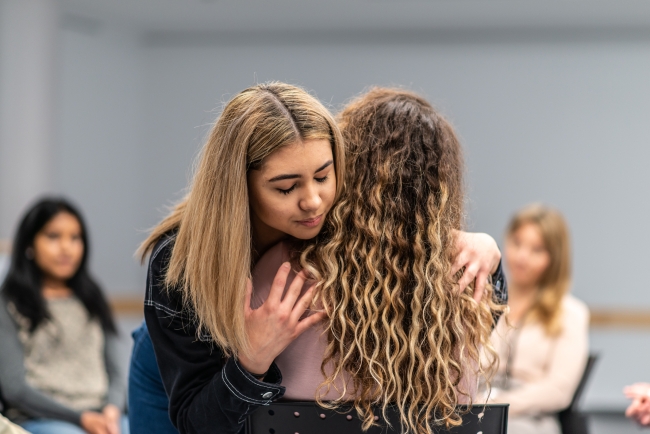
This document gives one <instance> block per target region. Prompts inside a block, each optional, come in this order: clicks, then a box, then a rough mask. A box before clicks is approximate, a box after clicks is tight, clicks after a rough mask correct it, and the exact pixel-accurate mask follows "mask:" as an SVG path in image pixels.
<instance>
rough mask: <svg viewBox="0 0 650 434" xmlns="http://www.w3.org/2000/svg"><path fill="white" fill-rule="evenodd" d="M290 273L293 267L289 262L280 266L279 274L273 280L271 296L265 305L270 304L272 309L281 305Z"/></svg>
mask: <svg viewBox="0 0 650 434" xmlns="http://www.w3.org/2000/svg"><path fill="white" fill-rule="evenodd" d="M290 271H291V265H290V264H289V263H288V262H285V263H284V264H282V265H281V266H280V268H279V269H278V272H277V273H276V274H275V278H274V279H273V285H271V291H270V292H269V296H268V298H267V299H266V301H265V302H264V304H265V305H266V304H267V303H268V304H269V305H270V307H274V306H277V305H279V304H280V302H281V301H282V294H284V287H285V285H286V284H287V277H288V276H289V272H290Z"/></svg>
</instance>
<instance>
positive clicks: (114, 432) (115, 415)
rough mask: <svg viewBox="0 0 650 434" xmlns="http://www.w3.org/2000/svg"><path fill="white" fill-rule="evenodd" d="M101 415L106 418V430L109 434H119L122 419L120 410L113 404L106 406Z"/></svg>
mask: <svg viewBox="0 0 650 434" xmlns="http://www.w3.org/2000/svg"><path fill="white" fill-rule="evenodd" d="M102 414H103V415H104V417H105V418H106V428H107V429H108V432H109V434H121V432H120V418H121V417H122V413H121V412H120V409H119V408H117V407H116V406H115V405H113V404H108V405H107V406H106V407H104V409H103V410H102Z"/></svg>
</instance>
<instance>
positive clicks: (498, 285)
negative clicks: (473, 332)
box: [490, 261, 508, 328]
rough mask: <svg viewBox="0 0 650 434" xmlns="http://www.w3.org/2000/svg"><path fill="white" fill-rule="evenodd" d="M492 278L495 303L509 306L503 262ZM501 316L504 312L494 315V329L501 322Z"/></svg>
mask: <svg viewBox="0 0 650 434" xmlns="http://www.w3.org/2000/svg"><path fill="white" fill-rule="evenodd" d="M490 278H491V283H492V298H493V300H494V302H495V303H497V304H500V305H506V304H508V282H507V281H506V275H505V274H504V273H503V266H502V263H501V261H499V266H498V267H497V271H495V272H494V274H493V275H492V276H490ZM501 314H502V312H494V313H493V315H492V317H493V318H494V322H493V323H492V324H493V326H492V327H493V328H494V327H496V324H497V322H499V318H501Z"/></svg>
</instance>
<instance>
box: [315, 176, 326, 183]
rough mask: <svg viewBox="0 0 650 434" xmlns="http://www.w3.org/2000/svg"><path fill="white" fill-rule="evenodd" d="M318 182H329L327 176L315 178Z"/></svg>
mask: <svg viewBox="0 0 650 434" xmlns="http://www.w3.org/2000/svg"><path fill="white" fill-rule="evenodd" d="M314 179H315V180H316V182H320V183H321V184H322V183H323V182H325V181H327V176H323V177H322V178H314Z"/></svg>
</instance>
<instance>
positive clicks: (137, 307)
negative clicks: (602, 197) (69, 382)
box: [111, 297, 650, 329]
mask: <svg viewBox="0 0 650 434" xmlns="http://www.w3.org/2000/svg"><path fill="white" fill-rule="evenodd" d="M111 306H112V307H113V311H114V312H115V314H116V315H121V316H142V315H143V309H144V303H143V300H142V299H140V298H135V297H115V298H112V299H111ZM590 311H591V324H590V325H591V327H592V328H642V329H650V310H648V309H645V310H641V309H637V310H632V309H624V308H620V309H603V308H591V309H590Z"/></svg>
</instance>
